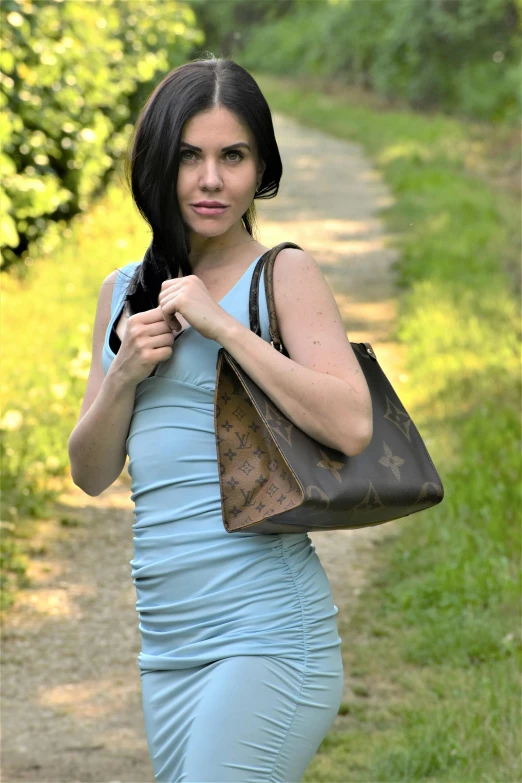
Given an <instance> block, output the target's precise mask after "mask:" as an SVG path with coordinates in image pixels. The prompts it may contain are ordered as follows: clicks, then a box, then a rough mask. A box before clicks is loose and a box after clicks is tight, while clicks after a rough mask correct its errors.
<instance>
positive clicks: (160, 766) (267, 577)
mask: <svg viewBox="0 0 522 783" xmlns="http://www.w3.org/2000/svg"><path fill="white" fill-rule="evenodd" d="M259 258H260V256H259V257H258V258H257V259H255V260H254V261H253V262H252V264H251V265H250V266H249V267H248V269H247V270H246V271H245V273H244V274H243V276H242V277H241V278H240V280H239V281H238V282H237V283H236V284H235V285H234V286H233V288H232V289H231V290H230V291H229V292H228V293H227V294H226V295H225V296H224V297H223V299H221V301H220V302H219V304H220V306H221V307H222V308H223V309H224V310H226V312H227V313H229V314H230V315H232V316H233V317H234V318H236V319H237V320H238V321H239V322H241V323H242V324H243V325H244V326H246V327H247V328H249V320H248V297H249V290H250V283H251V280H252V275H253V271H254V267H255V265H256V263H257V261H258V260H259ZM139 263H141V262H139V261H138V262H132V263H130V264H127V265H126V266H124V267H122V268H121V270H118V279H117V282H116V284H115V286H114V293H113V298H112V309H111V320H110V323H109V325H108V328H107V333H106V336H105V343H104V346H103V357H102V361H103V368H104V372H105V373H107V372H108V370H109V367H110V364H111V362H112V361H113V359H114V356H115V355H114V353H113V351H112V349H111V347H110V345H109V335H110V332H111V329H112V326H113V324H114V323H115V322H116V321H117V318H119V316H120V314H121V310H122V306H123V300H124V295H125V290H126V287H127V284H128V281H129V280H130V276H131V275H132V273H133V271H134V269H135V267H136V265H137V264H139ZM259 305H260V307H259V310H260V321H261V332H262V334H261V336H262V339H263V340H266V341H268V342H270V336H269V331H268V310H267V305H266V297H265V289H264V276H263V275H261V278H260V284H259ZM220 347H221V345H220V344H219V343H218V342H216V341H215V340H210V339H208V338H205V337H203V336H202V335H200V334H199V332H198V331H197V330H196V329H194V328H193V327H188V328H187V329H186V330H185V331H184V332H183V333H182V334H181V335H179V336H178V337H177V339H176V340H175V342H174V344H173V346H172V348H173V351H172V356H171V358H170V359H169V360H167V361H165V362H161V363H160V364H159V365H158V367H157V370H156V373H155V375H152V376H149V377H148V378H146V379H145V380H143V381H141V383H139V384H138V385H137V387H136V395H135V404H134V410H133V414H132V418H131V421H130V427H129V432H128V436H127V441H126V447H127V454H128V456H129V463H128V470H129V474H130V476H131V478H132V494H131V499H132V501H133V502H134V518H135V523H134V524H133V526H132V527H133V531H134V538H133V542H134V556H133V559H132V560H131V561H130V564H131V567H132V571H131V575H132V579H133V583H134V584H135V587H136V595H137V602H136V609H137V611H138V614H139V630H140V633H141V639H142V646H141V652H140V654H139V656H138V666H139V669H140V675H141V686H142V700H143V711H144V722H145V729H146V735H147V742H148V746H149V750H150V755H151V760H152V766H153V770H154V775H155V778H156V780H157V781H161V783H174V781H176V783H181V782H183V783H189V781H190V782H191V783H201V782H202V781H208V782H209V783H229V782H231V781H237V783H249V781H252V783H259V782H261V781H262V782H265V783H268V781H281V783H293V782H294V781H300V780H301V779H302V776H303V774H304V772H305V770H306V767H307V766H308V764H309V762H310V760H311V759H312V758H313V756H314V754H315V752H316V751H317V749H318V747H319V745H320V744H321V742H322V740H323V739H324V737H325V735H326V734H327V732H328V730H329V728H330V726H331V724H332V722H333V720H334V718H335V716H336V715H337V712H338V709H339V706H340V703H341V699H342V691H343V664H342V658H341V648H340V645H341V638H340V636H339V634H338V627H337V618H336V615H337V612H338V608H337V606H336V605H335V604H334V601H333V596H332V591H331V588H330V584H329V581H328V578H327V576H326V573H325V571H324V568H323V566H322V564H321V562H320V560H319V557H318V555H317V553H316V551H315V547H314V546H313V544H312V542H311V540H310V538H309V536H308V534H307V533H280V534H273V535H261V534H258V533H254V532H238V533H228V532H227V531H226V530H225V528H224V526H223V521H222V516H221V504H220V492H219V476H218V463H217V452H216V440H215V430H214V388H215V381H216V359H217V353H218V350H219V349H220Z"/></svg>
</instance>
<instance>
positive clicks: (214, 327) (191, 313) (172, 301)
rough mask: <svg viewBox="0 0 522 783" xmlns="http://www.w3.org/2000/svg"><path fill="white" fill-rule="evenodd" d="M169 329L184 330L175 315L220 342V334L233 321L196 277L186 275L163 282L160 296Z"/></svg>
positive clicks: (159, 299) (160, 303)
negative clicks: (226, 323)
mask: <svg viewBox="0 0 522 783" xmlns="http://www.w3.org/2000/svg"><path fill="white" fill-rule="evenodd" d="M158 306H159V307H161V309H162V312H163V317H164V319H165V322H166V323H167V326H169V328H170V329H173V330H174V331H175V332H179V331H180V329H181V323H180V322H179V321H178V319H177V318H176V313H181V315H182V316H183V318H184V319H185V321H187V322H188V323H189V324H190V326H192V327H193V328H194V329H196V330H197V331H198V332H199V333H200V334H201V335H203V337H208V339H209V340H218V335H219V334H220V332H221V330H222V329H223V327H224V325H225V321H226V320H227V319H229V318H230V316H229V314H228V313H227V312H225V310H223V308H222V307H221V306H220V305H218V303H217V302H215V301H214V299H213V298H212V296H211V295H210V292H209V290H208V288H207V287H206V285H205V283H204V282H203V281H202V280H201V279H200V278H199V277H198V276H197V275H185V277H176V278H172V279H170V280H164V281H163V283H162V284H161V291H160V293H159V295H158Z"/></svg>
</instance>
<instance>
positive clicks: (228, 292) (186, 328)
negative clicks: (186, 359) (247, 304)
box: [174, 250, 267, 342]
mask: <svg viewBox="0 0 522 783" xmlns="http://www.w3.org/2000/svg"><path fill="white" fill-rule="evenodd" d="M266 252H267V251H266V250H265V251H263V253H260V254H259V255H258V257H257V258H254V260H253V261H252V263H251V264H250V265H249V266H248V267H247V268H246V269H245V271H244V272H243V274H242V275H241V277H240V278H239V279H238V280H236V282H235V283H234V285H233V286H232V288H230V289H229V290H228V291H227V292H226V294H225V295H224V296H223V297H221V299H220V300H219V302H218V305H220V306H221V304H222V302H224V301H225V299H227V297H229V296H230V294H231V293H233V291H235V289H236V288H237V287H238V285H239V284H240V283H241V282H242V280H243V278H244V277H245V276H246V274H247V272H248V271H249V270H250V269H252V267H253V266H254V264H256V263H257V262H258V261H259V259H260V258H261V256H262V255H264V254H265V253H266ZM193 328H194V327H193V326H191V325H190V324H189V325H188V326H186V327H185V328H184V329H182V330H181V332H178V333H177V334H175V335H174V342H176V340H177V339H178V337H181V335H182V334H185V332H188V330H189V329H193Z"/></svg>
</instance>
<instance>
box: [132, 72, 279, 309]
mask: <svg viewBox="0 0 522 783" xmlns="http://www.w3.org/2000/svg"><path fill="white" fill-rule="evenodd" d="M215 107H224V108H226V109H229V110H230V111H231V112H233V113H234V114H235V115H236V116H237V117H238V118H239V119H240V120H241V121H243V123H244V124H246V125H247V126H248V127H249V128H250V130H251V131H252V134H253V135H254V137H255V139H256V143H257V150H258V155H259V158H260V161H263V162H264V163H265V170H264V172H263V178H262V180H261V183H260V186H259V188H258V189H257V190H256V193H255V196H254V198H274V196H276V195H277V192H278V190H279V182H280V180H281V176H282V173H283V165H282V162H281V158H280V155H279V149H278V147H277V142H276V139H275V134H274V127H273V124H272V115H271V112H270V108H269V106H268V103H267V101H266V99H265V97H264V96H263V94H262V92H261V90H260V89H259V86H258V84H257V82H256V81H255V79H254V78H253V77H252V76H251V75H250V74H249V73H248V71H246V70H245V69H244V68H243V67H242V66H240V65H238V64H237V63H235V62H233V61H232V60H229V59H225V58H214V57H212V58H211V59H202V60H193V61H191V62H188V63H186V64H184V65H181V66H179V67H177V68H174V69H173V70H172V71H170V73H168V74H167V75H166V76H165V77H164V78H163V80H162V81H161V82H160V83H159V84H158V85H157V87H156V88H155V89H154V91H153V92H152V94H151V95H150V97H149V98H148V99H147V101H146V103H145V104H144V106H143V108H142V109H141V111H140V114H139V117H138V120H137V122H136V125H135V128H134V132H133V134H132V137H131V141H130V144H129V149H128V151H127V155H126V157H125V160H124V170H125V179H126V182H127V185H128V187H129V189H130V191H131V193H132V198H133V200H134V203H135V204H136V206H137V208H138V210H139V211H140V213H141V215H142V216H143V217H144V218H145V220H146V221H147V223H148V224H149V225H150V227H151V229H152V241H151V243H150V245H149V247H148V248H147V250H146V252H145V256H144V258H143V262H142V263H141V264H138V266H137V267H136V270H135V271H134V274H133V275H132V276H131V278H130V282H129V284H128V287H127V294H126V296H125V302H126V304H127V307H128V310H129V311H130V315H133V314H135V313H138V312H142V311H144V310H149V309H153V308H155V307H157V306H158V296H159V293H160V290H161V284H162V282H163V281H164V280H168V279H170V278H173V277H178V276H179V273H180V270H181V274H182V275H190V274H192V273H193V270H192V266H191V264H190V260H189V253H190V240H189V236H188V232H187V231H186V230H185V225H184V223H183V219H182V216H181V212H180V209H179V203H178V199H177V194H176V183H177V180H178V170H179V159H180V154H179V147H180V141H181V134H182V129H183V126H184V125H185V123H186V122H187V120H189V119H190V118H191V117H192V116H193V115H195V114H197V113H198V112H201V111H205V110H207V109H211V108H215ZM242 221H243V224H244V226H245V228H246V230H247V231H248V233H249V234H250V235H251V236H253V237H255V234H254V231H255V228H256V209H255V206H254V202H253V201H252V203H251V205H250V206H249V208H248V210H247V211H246V212H245V213H244V215H242Z"/></svg>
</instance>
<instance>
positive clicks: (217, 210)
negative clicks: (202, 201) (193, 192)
mask: <svg viewBox="0 0 522 783" xmlns="http://www.w3.org/2000/svg"><path fill="white" fill-rule="evenodd" d="M190 206H191V207H192V209H193V210H194V211H195V212H197V213H198V215H221V213H222V212H224V211H225V210H226V209H228V207H196V206H194V204H191V205H190Z"/></svg>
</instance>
